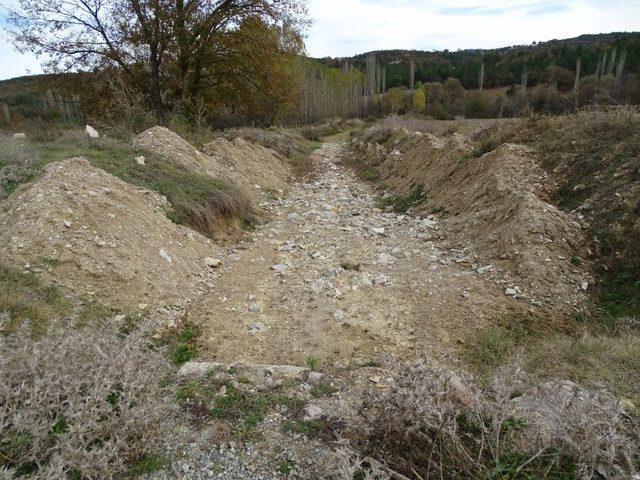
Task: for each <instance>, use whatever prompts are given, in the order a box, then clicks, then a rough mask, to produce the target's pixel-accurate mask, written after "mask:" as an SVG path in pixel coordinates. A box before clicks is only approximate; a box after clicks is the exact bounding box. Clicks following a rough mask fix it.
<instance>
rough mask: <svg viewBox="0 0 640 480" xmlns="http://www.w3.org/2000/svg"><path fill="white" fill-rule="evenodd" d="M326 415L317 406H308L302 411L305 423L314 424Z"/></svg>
mask: <svg viewBox="0 0 640 480" xmlns="http://www.w3.org/2000/svg"><path fill="white" fill-rule="evenodd" d="M322 415H324V412H323V411H322V409H321V408H320V407H318V406H317V405H307V406H306V407H305V408H304V410H303V411H302V420H304V421H305V422H313V421H314V420H318V419H320V418H321V417H322Z"/></svg>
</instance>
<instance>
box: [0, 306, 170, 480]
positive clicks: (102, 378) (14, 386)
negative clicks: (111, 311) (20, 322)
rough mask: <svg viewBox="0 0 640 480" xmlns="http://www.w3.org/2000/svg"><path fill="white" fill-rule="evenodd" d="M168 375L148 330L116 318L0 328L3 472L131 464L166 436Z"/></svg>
mask: <svg viewBox="0 0 640 480" xmlns="http://www.w3.org/2000/svg"><path fill="white" fill-rule="evenodd" d="M0 319H1V317H0ZM168 372H169V367H168V366H167V363H166V360H165V357H164V356H163V354H162V353H161V352H158V351H154V350H153V349H152V348H150V346H149V343H148V341H147V340H146V339H145V338H144V337H143V336H142V334H141V333H140V332H133V333H130V334H129V335H126V336H124V335H122V334H118V328H117V326H114V325H112V324H104V325H102V326H100V327H98V328H96V327H91V328H85V329H78V328H75V327H72V326H69V327H68V328H64V329H63V328H60V327H59V328H56V329H55V330H52V331H50V332H48V333H47V334H45V335H42V336H39V337H32V336H31V335H30V334H29V331H28V330H27V327H26V326H24V327H23V328H20V329H18V330H16V331H15V332H13V333H11V334H6V335H2V334H0V432H1V435H0V476H2V475H1V474H3V473H4V474H5V475H8V476H9V477H10V476H12V475H13V476H21V475H30V476H31V478H43V479H44V478H111V477H112V476H114V475H118V474H119V473H122V472H124V471H126V470H127V469H129V468H130V467H131V466H133V465H135V464H136V462H138V461H139V460H140V459H142V458H144V456H145V455H147V454H149V453H150V449H152V448H153V447H154V444H155V442H156V441H157V440H158V439H159V438H161V437H162V435H161V434H160V432H161V428H162V425H163V421H164V419H166V418H167V416H168V415H169V413H170V409H171V408H174V407H172V406H171V405H172V404H171V401H170V398H171V394H170V393H169V392H166V391H165V389H166V387H164V386H163V385H162V383H161V382H163V381H164V383H165V384H168V383H169V382H167V378H168V377H167V375H168Z"/></svg>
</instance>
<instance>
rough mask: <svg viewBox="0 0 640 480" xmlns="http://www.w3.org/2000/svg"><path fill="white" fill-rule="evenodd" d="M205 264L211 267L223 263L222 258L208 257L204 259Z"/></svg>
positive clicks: (216, 266)
mask: <svg viewBox="0 0 640 480" xmlns="http://www.w3.org/2000/svg"><path fill="white" fill-rule="evenodd" d="M204 264H205V265H206V266H207V267H209V268H218V267H219V266H220V265H222V260H220V259H218V258H211V257H206V258H205V259H204Z"/></svg>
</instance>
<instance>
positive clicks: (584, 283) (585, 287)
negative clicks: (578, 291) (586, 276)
mask: <svg viewBox="0 0 640 480" xmlns="http://www.w3.org/2000/svg"><path fill="white" fill-rule="evenodd" d="M581 287H582V290H586V289H587V288H589V282H582V285H581Z"/></svg>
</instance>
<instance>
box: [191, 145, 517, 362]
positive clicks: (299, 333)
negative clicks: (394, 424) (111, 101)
mask: <svg viewBox="0 0 640 480" xmlns="http://www.w3.org/2000/svg"><path fill="white" fill-rule="evenodd" d="M343 148H344V145H343V144H341V143H339V142H328V143H325V144H324V145H323V146H322V147H321V148H320V149H319V150H317V151H316V152H315V153H314V154H313V161H314V162H315V164H316V167H317V168H316V170H317V171H316V174H315V177H314V178H313V179H310V180H309V179H307V180H304V181H299V182H297V183H295V184H294V185H292V187H291V188H290V191H289V193H288V195H287V197H286V198H284V199H279V200H271V201H269V203H268V205H267V209H268V210H270V211H271V214H272V216H273V220H272V221H271V222H270V223H268V224H266V225H264V226H262V227H260V228H259V229H258V230H257V231H256V232H255V233H254V235H253V238H252V240H251V241H250V242H247V243H245V244H242V245H240V246H238V247H236V248H234V249H232V250H231V251H230V254H229V258H228V259H227V261H226V264H225V268H224V271H223V272H221V276H220V277H219V278H218V280H217V282H216V283H215V285H214V286H213V287H212V288H211V290H210V291H209V292H208V293H207V294H205V295H203V296H202V297H200V299H199V300H198V301H196V302H195V303H194V304H193V305H192V308H191V309H190V311H189V312H188V313H187V318H188V319H189V321H192V322H195V323H197V324H198V325H200V326H202V329H203V334H202V336H201V340H200V342H201V345H200V347H201V351H202V359H203V360H215V361H222V362H247V363H272V364H298V365H300V364H303V363H304V361H305V359H306V358H308V357H310V356H313V357H316V358H318V359H319V360H321V361H323V362H331V363H333V364H336V365H347V364H351V363H353V362H362V361H367V360H371V359H375V358H377V357H380V356H382V355H383V354H385V353H392V354H394V355H396V356H398V357H400V358H410V357H412V356H414V355H424V354H429V355H430V356H431V357H446V356H447V354H448V352H450V349H451V346H452V344H454V343H455V342H456V341H461V340H462V339H463V338H464V336H465V335H466V334H467V332H468V331H469V330H470V329H472V328H475V327H477V326H480V325H482V324H483V322H485V321H488V320H490V319H491V318H495V316H496V315H500V314H505V313H506V312H507V311H508V310H509V309H510V308H512V306H513V303H514V302H513V301H512V300H509V299H505V298H504V295H503V294H502V292H501V288H500V287H498V286H497V285H495V284H494V283H492V282H490V281H488V280H486V279H485V278H483V276H482V275H479V274H478V273H477V272H475V271H474V270H470V269H469V268H468V267H465V266H463V265H461V264H460V263H459V260H460V258H463V257H465V255H467V252H463V251H456V250H447V249H444V248H442V247H441V245H440V242H439V241H438V240H435V235H434V232H436V231H437V229H438V228H439V224H438V221H436V220H433V219H430V218H421V217H413V216H410V215H405V214H397V213H393V212H384V211H382V210H381V209H379V208H377V206H376V195H375V193H374V192H373V189H372V188H371V187H370V186H369V185H367V184H365V183H363V182H361V181H359V180H358V179H357V178H356V177H355V175H354V174H353V173H352V172H351V171H350V170H349V169H347V168H346V167H345V166H343V165H341V157H342V155H343Z"/></svg>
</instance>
